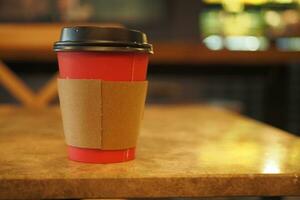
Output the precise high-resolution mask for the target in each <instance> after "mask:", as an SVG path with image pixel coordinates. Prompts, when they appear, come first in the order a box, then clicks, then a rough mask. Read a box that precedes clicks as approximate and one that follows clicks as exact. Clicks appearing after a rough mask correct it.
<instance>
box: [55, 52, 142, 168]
mask: <svg viewBox="0 0 300 200" xmlns="http://www.w3.org/2000/svg"><path fill="white" fill-rule="evenodd" d="M57 56H58V64H59V75H60V78H65V79H100V80H106V81H144V80H146V76H147V66H148V54H147V53H134V52H128V53H127V52H126V53H119V52H88V51H83V52H73V51H66V52H64V51H60V52H57ZM68 154H69V159H71V160H75V161H80V162H88V163H115V162H124V161H129V160H133V159H134V158H135V147H134V148H130V149H120V150H97V149H86V148H78V147H74V146H68Z"/></svg>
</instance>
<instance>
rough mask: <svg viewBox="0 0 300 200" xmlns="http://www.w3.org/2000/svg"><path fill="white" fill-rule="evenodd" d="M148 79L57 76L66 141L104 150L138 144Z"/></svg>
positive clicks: (125, 147)
mask: <svg viewBox="0 0 300 200" xmlns="http://www.w3.org/2000/svg"><path fill="white" fill-rule="evenodd" d="M147 86H148V82H147V81H135V82H116V81H102V80H85V79H58V92H59V99H60V107H61V112H62V119H63V127H64V134H65V138H66V143H67V144H68V145H71V146H75V147H81V148H91V149H102V150H118V149H127V148H132V147H135V146H136V143H137V138H138V135H139V130H140V126H141V121H142V117H143V113H144V105H145V98H146V92H147Z"/></svg>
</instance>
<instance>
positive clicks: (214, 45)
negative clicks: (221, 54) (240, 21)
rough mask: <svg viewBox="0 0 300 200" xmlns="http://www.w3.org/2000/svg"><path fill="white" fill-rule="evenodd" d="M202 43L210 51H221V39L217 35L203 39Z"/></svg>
mask: <svg viewBox="0 0 300 200" xmlns="http://www.w3.org/2000/svg"><path fill="white" fill-rule="evenodd" d="M203 43H204V44H205V46H206V47H207V48H208V49H210V50H214V51H217V50H221V49H223V39H222V37H221V36H219V35H210V36H208V37H206V38H204V40H203Z"/></svg>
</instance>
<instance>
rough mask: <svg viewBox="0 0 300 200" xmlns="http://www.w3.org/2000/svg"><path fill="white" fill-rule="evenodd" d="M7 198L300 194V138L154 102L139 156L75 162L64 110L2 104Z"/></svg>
mask: <svg viewBox="0 0 300 200" xmlns="http://www.w3.org/2000/svg"><path fill="white" fill-rule="evenodd" d="M0 147H1V156H0V198H1V199H16V198H23V199H40V198H69V199H71V198H108V197H109V198H118V197H122V198H125V197H126V198H130V197H196V196H197V197H203V196H282V195H300V178H299V177H300V139H299V138H298V137H296V136H292V135H290V134H288V133H286V132H283V131H281V130H278V129H275V128H272V127H270V126H267V125H265V124H262V123H259V122H257V121H254V120H250V119H247V118H244V117H242V116H240V115H237V114H234V113H231V112H228V111H225V110H222V109H219V108H213V107H206V106H202V107H201V106H170V107H169V106H168V107H167V106H165V107H159V106H157V107H156V106H155V107H154V106H153V107H149V108H147V110H146V112H145V120H144V127H143V129H142V132H141V136H140V140H139V145H138V155H137V159H136V160H135V161H131V162H127V163H121V164H109V165H101V164H84V163H78V162H73V161H69V160H68V159H67V155H66V146H65V144H64V139H63V131H62V124H61V118H60V113H59V109H58V108H57V107H55V108H47V109H43V110H29V109H27V110H26V109H22V108H15V107H11V106H2V107H1V108H0Z"/></svg>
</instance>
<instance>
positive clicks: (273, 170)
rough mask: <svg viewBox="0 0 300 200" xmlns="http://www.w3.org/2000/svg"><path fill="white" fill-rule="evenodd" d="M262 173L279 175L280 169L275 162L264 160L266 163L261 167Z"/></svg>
mask: <svg viewBox="0 0 300 200" xmlns="http://www.w3.org/2000/svg"><path fill="white" fill-rule="evenodd" d="M263 173H267V174H278V173H280V167H279V165H278V162H277V161H276V160H273V159H270V160H266V163H265V165H264V167H263Z"/></svg>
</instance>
